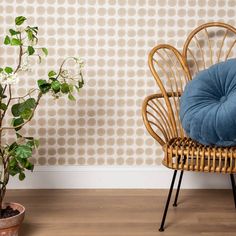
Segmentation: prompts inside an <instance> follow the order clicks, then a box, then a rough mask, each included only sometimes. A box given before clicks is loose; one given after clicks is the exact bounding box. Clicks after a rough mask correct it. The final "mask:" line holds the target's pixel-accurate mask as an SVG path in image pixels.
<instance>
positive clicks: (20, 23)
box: [15, 16, 26, 25]
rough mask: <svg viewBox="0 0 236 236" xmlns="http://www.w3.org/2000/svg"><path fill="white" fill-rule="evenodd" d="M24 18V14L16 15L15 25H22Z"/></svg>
mask: <svg viewBox="0 0 236 236" xmlns="http://www.w3.org/2000/svg"><path fill="white" fill-rule="evenodd" d="M25 20H26V18H25V17H24V16H18V17H16V19H15V24H16V25H22V24H23V23H24V22H25Z"/></svg>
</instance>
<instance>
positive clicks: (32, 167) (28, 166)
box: [25, 161, 34, 171]
mask: <svg viewBox="0 0 236 236" xmlns="http://www.w3.org/2000/svg"><path fill="white" fill-rule="evenodd" d="M25 168H26V169H27V170H31V171H33V170H34V165H33V164H32V163H30V162H29V161H27V162H26V164H25Z"/></svg>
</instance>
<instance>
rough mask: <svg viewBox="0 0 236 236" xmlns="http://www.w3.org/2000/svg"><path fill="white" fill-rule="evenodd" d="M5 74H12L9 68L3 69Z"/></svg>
mask: <svg viewBox="0 0 236 236" xmlns="http://www.w3.org/2000/svg"><path fill="white" fill-rule="evenodd" d="M4 70H5V72H6V73H7V74H11V73H12V72H13V69H12V68H11V67H8V66H7V67H5V69H4Z"/></svg>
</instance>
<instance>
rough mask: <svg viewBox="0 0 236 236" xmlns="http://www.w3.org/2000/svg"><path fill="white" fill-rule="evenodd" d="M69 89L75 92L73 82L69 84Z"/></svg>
mask: <svg viewBox="0 0 236 236" xmlns="http://www.w3.org/2000/svg"><path fill="white" fill-rule="evenodd" d="M69 90H70V92H71V93H73V91H74V86H73V85H72V84H69Z"/></svg>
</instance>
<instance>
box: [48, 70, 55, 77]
mask: <svg viewBox="0 0 236 236" xmlns="http://www.w3.org/2000/svg"><path fill="white" fill-rule="evenodd" d="M56 74H57V73H56V72H55V71H53V70H51V71H49V72H48V77H53V76H55V75H56Z"/></svg>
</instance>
